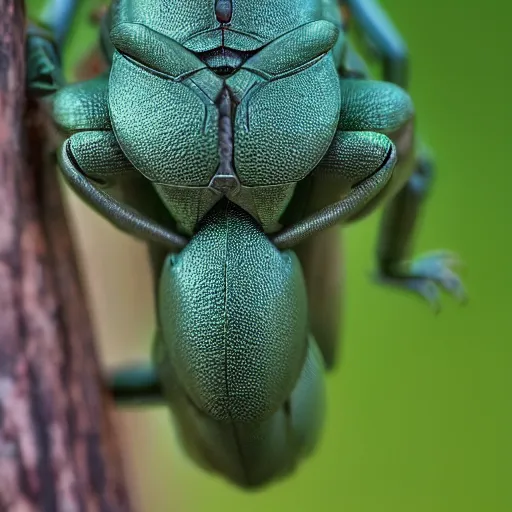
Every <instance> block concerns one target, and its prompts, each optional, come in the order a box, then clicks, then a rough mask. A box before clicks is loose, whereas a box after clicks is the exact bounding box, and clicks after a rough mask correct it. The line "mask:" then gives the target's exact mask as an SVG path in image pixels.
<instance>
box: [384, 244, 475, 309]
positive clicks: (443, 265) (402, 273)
mask: <svg viewBox="0 0 512 512" xmlns="http://www.w3.org/2000/svg"><path fill="white" fill-rule="evenodd" d="M460 263H461V262H460V260H459V258H458V257H457V255H455V254H453V253H451V252H447V251H438V252H432V253H428V254H424V255H422V256H419V257H418V258H415V259H414V260H412V261H410V262H404V263H401V264H398V265H396V266H390V267H388V268H386V269H384V270H383V271H381V273H380V275H379V278H378V279H379V281H380V282H382V283H384V284H387V285H391V286H397V287H400V288H402V289H405V290H408V291H411V292H414V293H417V294H419V295H420V296H421V297H423V298H424V299H425V300H427V302H428V303H429V304H430V305H431V306H432V308H433V309H434V311H435V312H436V313H437V312H439V311H440V309H441V303H440V296H441V290H444V291H446V292H448V293H449V294H450V295H452V296H454V297H455V298H456V299H457V300H458V301H459V302H461V303H464V302H466V301H467V295H466V291H465V289H464V285H463V283H462V280H461V279H460V277H459V276H458V275H457V273H456V272H455V270H454V269H455V268H456V267H458V266H460Z"/></svg>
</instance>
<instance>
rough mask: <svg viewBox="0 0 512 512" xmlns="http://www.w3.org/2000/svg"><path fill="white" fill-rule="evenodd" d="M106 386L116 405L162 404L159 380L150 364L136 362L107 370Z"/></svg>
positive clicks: (162, 397) (162, 398)
mask: <svg viewBox="0 0 512 512" xmlns="http://www.w3.org/2000/svg"><path fill="white" fill-rule="evenodd" d="M106 381H107V386H108V388H109V390H110V392H111V394H112V397H113V399H114V401H115V402H116V404H117V405H121V406H138V405H142V406H146V405H163V404H164V396H163V391H162V386H161V384H160V380H159V378H158V376H157V374H156V372H155V369H154V367H153V365H152V364H149V363H138V364H133V365H126V366H120V367H117V368H114V369H113V370H110V371H109V372H107V375H106Z"/></svg>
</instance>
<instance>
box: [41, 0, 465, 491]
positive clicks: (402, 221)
mask: <svg viewBox="0 0 512 512" xmlns="http://www.w3.org/2000/svg"><path fill="white" fill-rule="evenodd" d="M349 27H350V28H349ZM352 27H354V28H355V29H357V30H359V31H360V32H361V33H362V35H363V36H364V38H365V39H366V40H367V41H369V42H370V46H371V47H372V48H373V49H374V50H377V53H378V55H379V56H380V58H381V60H382V62H383V64H384V76H383V78H384V81H380V80H371V79H370V78H369V75H368V72H367V70H366V67H365V66H366V65H365V60H364V59H363V58H362V57H361V55H360V54H359V53H358V52H357V51H356V46H357V45H354V44H353V41H352V39H349V35H350V34H351V30H352ZM61 32H62V31H60V32H59V33H61ZM34 38H35V39H34V40H35V41H36V42H37V41H40V42H41V45H43V46H44V44H47V43H43V42H42V41H43V39H42V36H41V35H35V36H34ZM38 38H39V39H38ZM101 42H102V48H103V51H104V55H105V58H106V59H107V60H108V62H109V71H108V73H106V74H104V75H101V76H98V77H96V78H94V79H92V80H89V81H87V82H81V83H76V84H73V85H68V86H65V87H63V88H60V90H58V91H57V89H58V84H56V87H55V89H56V93H55V94H54V95H53V96H52V98H51V99H52V103H53V111H54V116H55V121H56V123H57V125H58V126H59V127H60V129H61V130H63V131H64V132H66V133H68V135H69V138H68V139H67V140H66V141H65V143H64V145H63V147H62V151H61V153H60V164H61V168H62V170H63V172H64V175H65V177H66V179H67V180H68V183H69V184H70V185H71V186H72V187H73V188H74V189H75V190H76V191H77V192H78V193H79V194H80V195H81V196H82V197H83V198H84V199H85V200H86V201H88V202H89V204H90V205H91V206H92V207H93V208H95V209H96V210H97V211H99V212H101V213H102V214H103V215H104V216H105V217H106V218H108V219H109V220H110V221H111V222H113V223H114V224H115V225H116V226H118V227H119V228H120V229H123V230H125V231H128V232H130V233H132V234H133V235H135V236H139V237H141V238H144V239H146V240H148V242H149V246H150V249H151V254H152V258H153V260H152V261H153V266H154V270H155V282H156V293H157V304H158V328H157V335H156V338H155V345H154V358H153V364H151V365H149V366H147V367H144V366H137V367H134V368H126V369H121V370H119V371H118V372H116V373H115V374H114V375H113V377H112V380H111V386H112V389H113V391H114V395H115V397H116V398H117V399H118V401H119V402H128V403H134V402H136V401H142V402H143V403H149V402H150V401H156V402H165V403H167V404H169V405H170V407H171V410H172V413H173V416H174V418H175V420H176V425H177V429H178V432H179V435H180V438H181V439H182V441H183V445H184V446H185V448H186V450H187V452H188V453H189V454H190V456H191V457H192V458H193V459H194V460H195V461H196V462H197V463H198V464H199V465H201V466H202V467H204V468H207V469H210V470H213V471H216V472H218V473H220V474H222V475H224V476H225V477H227V478H229V479H230V480H231V481H233V482H235V483H236V484H238V485H240V486H243V487H254V486H260V485H263V484H266V483H268V482H269V481H271V480H272V479H275V478H277V477H279V476H282V475H284V474H287V473H289V472H290V471H291V470H292V469H293V468H294V467H295V466H296V464H297V463H298V461H299V460H300V459H301V458H302V457H303V456H305V455H307V454H308V453H310V452H311V450H312V449H313V447H314V446H315V444H316V442H317V440H318V436H319V433H320V427H321V424H322V418H323V396H324V388H323V374H324V371H325V368H326V367H327V368H329V367H331V366H332V365H333V364H334V362H335V360H336V352H337V350H336V346H337V344H338V340H339V337H340V326H341V321H340V318H341V291H342V288H341V285H342V282H341V279H342V272H341V271H340V269H341V252H340V246H339V243H338V242H339V240H338V233H337V231H336V226H337V225H339V224H346V223H349V222H351V221H354V220H356V219H360V218H363V217H364V216H366V215H367V214H368V213H370V212H371V211H373V210H374V209H375V208H376V207H377V206H379V205H380V204H382V203H383V202H384V201H385V200H390V201H389V205H388V206H387V208H386V211H385V213H384V219H383V225H382V230H381V240H380V242H379V251H378V264H379V272H380V276H381V277H382V278H383V279H384V280H386V281H388V282H390V283H392V284H397V285H401V286H403V287H405V288H407V289H410V290H413V291H416V292H419V293H420V294H421V295H423V296H424V297H426V298H427V299H429V300H431V301H433V302H435V301H436V300H437V293H438V291H437V286H436V285H441V286H443V287H445V288H447V289H448V290H449V291H451V292H453V293H455V294H457V295H461V294H462V287H461V283H460V280H459V279H458V277H457V276H456V274H455V273H453V271H452V270H451V269H450V264H451V260H450V259H447V257H446V255H444V254H434V255H430V256H427V257H423V258H420V259H418V260H415V261H413V262H409V263H407V261H406V260H407V258H408V256H409V245H410V239H411V235H412V232H413V228H414V224H415V219H416V213H417V210H418V209H419V206H420V203H421V199H422V197H423V196H424V194H425V191H426V186H427V185H428V182H429V178H430V165H429V161H428V160H427V159H426V158H425V157H424V156H423V155H422V154H419V153H418V152H417V151H416V150H415V144H414V136H413V135H414V134H413V124H414V109H413V105H412V102H411V99H410V97H409V96H408V94H407V93H406V91H405V87H406V83H405V80H406V77H407V73H406V53H405V50H404V46H403V43H402V41H401V39H400V37H399V36H398V34H397V33H396V32H395V30H394V28H393V26H392V24H391V23H390V22H389V20H388V19H387V17H386V15H385V14H384V13H383V12H382V10H381V9H380V8H379V6H378V5H377V4H376V3H375V2H374V0H347V1H346V2H339V3H337V2H336V1H335V0H259V1H254V0H179V1H178V0H116V1H114V3H113V5H112V7H111V9H110V11H109V12H108V14H107V15H106V17H105V19H104V22H103V25H102V31H101ZM41 53H43V54H44V52H41ZM50 53H51V52H49V51H48V52H47V54H48V55H50ZM46 69H50V74H51V66H50V67H49V68H48V67H47V68H46ZM34 75H36V78H37V73H34ZM44 78H45V79H44V84H46V89H45V91H47V89H48V83H51V80H48V76H46V77H44ZM42 83H43V78H41V80H40V82H39V84H38V82H37V79H33V81H32V82H31V87H32V89H33V90H34V91H41V87H42V86H41V84H42Z"/></svg>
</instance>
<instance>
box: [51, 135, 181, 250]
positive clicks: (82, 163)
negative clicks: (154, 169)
mask: <svg viewBox="0 0 512 512" xmlns="http://www.w3.org/2000/svg"><path fill="white" fill-rule="evenodd" d="M58 156H59V163H60V167H61V169H62V173H63V175H64V177H65V179H66V181H67V183H68V184H69V185H70V186H71V188H72V189H73V190H74V191H75V192H76V193H77V194H78V195H79V196H80V197H81V198H82V199H83V200H84V201H86V202H87V203H88V204H89V205H90V206H91V207H92V208H93V209H94V210H96V211H97V212H98V213H100V214H101V215H103V216H104V217H105V218H106V219H107V220H109V221H110V222H111V223H112V224H113V225H114V226H116V227H117V228H118V229H120V230H122V231H125V232H128V233H130V234H132V235H134V236H137V237H139V238H141V239H145V240H148V241H152V242H157V243H160V244H162V245H164V246H166V247H167V248H169V249H170V250H177V249H181V248H183V247H184V246H185V245H186V243H187V239H186V238H185V237H183V236H181V235H179V234H177V233H175V232H173V231H171V230H170V229H168V228H167V227H166V226H164V225H162V224H159V223H157V222H155V221H154V220H153V219H151V218H149V217H147V216H145V215H143V214H141V213H139V212H138V211H137V210H135V209H134V208H132V207H130V206H128V205H126V204H124V203H123V202H121V201H119V200H117V199H116V198H114V197H113V196H112V195H109V194H108V193H106V192H105V191H104V190H102V187H106V186H108V185H109V184H110V183H111V180H112V179H119V178H120V177H121V176H122V175H126V174H132V173H134V172H136V171H135V170H134V169H133V167H131V164H130V163H129V162H128V160H127V159H126V157H125V156H124V154H123V153H122V151H121V148H119V146H118V144H117V141H116V139H115V136H114V134H113V133H112V132H110V131H95V132H79V133H76V134H74V135H72V136H71V137H70V138H69V139H67V140H66V141H65V142H64V144H63V146H62V149H61V151H60V153H59V155H58Z"/></svg>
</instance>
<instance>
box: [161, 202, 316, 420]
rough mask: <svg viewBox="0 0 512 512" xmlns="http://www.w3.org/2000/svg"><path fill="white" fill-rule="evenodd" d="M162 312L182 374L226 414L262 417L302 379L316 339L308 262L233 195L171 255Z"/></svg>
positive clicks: (199, 400) (202, 404) (215, 412)
mask: <svg viewBox="0 0 512 512" xmlns="http://www.w3.org/2000/svg"><path fill="white" fill-rule="evenodd" d="M159 317H160V322H161V325H162V334H163V339H164V340H165V344H166V345H165V346H166V350H168V351H169V360H170V361H171V364H172V365H173V368H174V371H175V372H176V375H177V378H178V379H179V380H180V382H182V383H183V384H184V385H185V387H186V389H187V392H188V393H189V396H190V398H191V399H192V400H193V402H194V403H195V404H196V405H197V407H198V408H199V409H200V410H202V411H203V412H204V413H206V414H208V415H209V416H211V417H212V418H214V419H216V420H226V421H227V420H233V421H238V422H251V421H256V420H258V421H261V420H263V419H264V418H266V417H268V416H269V415H270V414H272V413H273V412H275V411H276V409H277V408H279V407H281V406H282V404H283V402H284V401H285V400H286V397H287V396H289V394H290V393H291V391H292V389H293V387H294V386H295V383H296V382H297V379H298V377H299V374H300V371H301V368H302V366H303V363H304V358H305V356H306V347H307V299H306V295H305V286H304V281H303V277H302V272H301V269H300V265H299V262H298V260H297V259H296V256H295V255H294V254H293V253H291V252H287V253H281V252H279V251H278V250H277V249H276V248H275V247H274V246H273V245H272V244H271V242H270V241H269V240H268V238H267V237H266V236H265V234H264V233H263V232H262V231H261V229H260V228H259V227H258V226H257V224H256V223H255V222H254V220H253V219H252V218H251V217H250V216H249V215H248V214H247V213H245V212H243V211H242V210H240V209H239V208H237V207H235V206H234V205H232V204H229V203H227V204H224V203H223V204H219V205H218V206H217V207H216V209H215V210H214V211H213V212H212V213H211V214H210V215H209V216H208V217H207V221H206V223H205V224H204V226H203V227H202V228H201V229H200V230H199V232H198V233H197V234H196V236H195V237H194V238H193V239H192V240H191V242H190V243H189V244H188V245H187V247H185V249H184V250H183V251H182V252H181V253H180V254H179V255H177V256H176V257H175V258H174V261H173V262H171V260H170V259H169V260H168V261H167V263H166V266H165V267H164V271H163V273H162V278H161V283H160V300H159Z"/></svg>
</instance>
